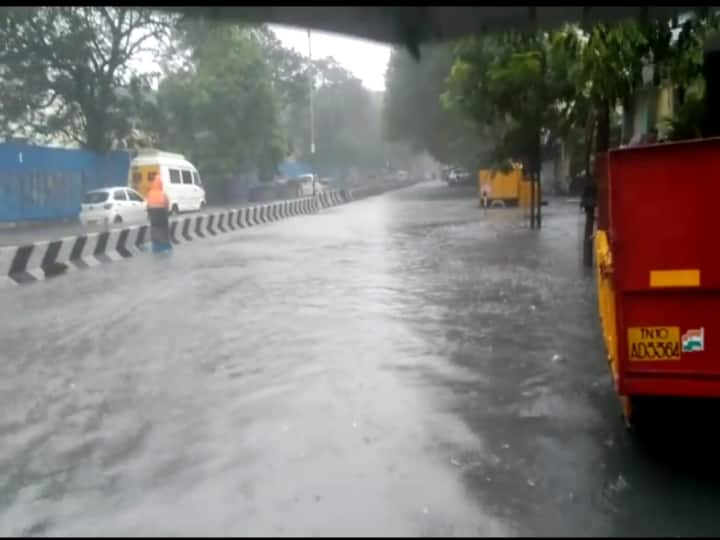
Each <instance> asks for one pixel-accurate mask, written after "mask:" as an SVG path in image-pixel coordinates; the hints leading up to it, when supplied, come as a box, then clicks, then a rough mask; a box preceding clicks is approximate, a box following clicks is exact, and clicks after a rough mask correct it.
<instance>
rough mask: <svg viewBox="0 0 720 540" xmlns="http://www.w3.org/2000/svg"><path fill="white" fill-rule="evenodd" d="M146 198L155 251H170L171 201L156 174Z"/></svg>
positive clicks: (151, 238)
mask: <svg viewBox="0 0 720 540" xmlns="http://www.w3.org/2000/svg"><path fill="white" fill-rule="evenodd" d="M145 200H146V202H147V212H148V219H149V221H150V240H151V242H152V250H153V253H160V252H163V251H169V250H170V249H172V244H171V243H170V220H169V212H168V210H169V207H170V201H169V200H168V197H167V195H166V194H165V191H163V185H162V181H161V180H160V178H159V177H157V176H156V177H155V179H154V180H153V182H152V184H151V186H150V191H148V194H147V197H146V199H145Z"/></svg>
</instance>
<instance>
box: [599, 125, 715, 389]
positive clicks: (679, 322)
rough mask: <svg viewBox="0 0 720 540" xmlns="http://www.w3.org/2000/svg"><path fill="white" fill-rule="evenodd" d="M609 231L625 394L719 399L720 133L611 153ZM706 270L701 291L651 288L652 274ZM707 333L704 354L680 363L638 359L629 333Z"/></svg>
mask: <svg viewBox="0 0 720 540" xmlns="http://www.w3.org/2000/svg"><path fill="white" fill-rule="evenodd" d="M607 170H608V172H609V174H608V176H607V177H608V178H609V182H608V185H607V190H608V192H607V201H608V207H607V210H608V215H607V217H608V220H609V223H608V227H609V233H610V234H609V236H610V239H611V245H612V252H613V266H614V271H615V275H614V284H615V293H616V295H615V301H616V311H617V337H618V356H619V359H618V360H619V370H618V371H619V377H618V381H617V389H618V392H619V393H620V394H622V395H638V394H654V395H668V396H671V395H673V396H716V397H720V345H719V343H720V339H718V336H720V253H718V251H717V250H716V249H715V246H714V244H715V241H714V238H715V230H716V225H715V222H716V221H717V220H716V218H715V214H716V213H718V212H720V204H719V203H720V139H705V140H700V141H688V142H682V143H674V144H661V145H652V146H644V147H635V148H629V149H621V150H614V151H611V152H610V153H609V155H608V161H607ZM692 269H697V270H699V271H700V286H699V287H679V288H652V287H650V272H651V271H653V270H692ZM633 327H676V328H679V332H680V335H681V336H682V335H683V334H685V335H687V332H688V331H689V330H699V329H701V328H702V329H703V337H704V346H703V349H702V350H696V351H693V352H688V351H684V352H681V354H680V358H679V359H676V360H645V361H637V360H633V361H631V360H630V345H629V339H628V329H629V328H633Z"/></svg>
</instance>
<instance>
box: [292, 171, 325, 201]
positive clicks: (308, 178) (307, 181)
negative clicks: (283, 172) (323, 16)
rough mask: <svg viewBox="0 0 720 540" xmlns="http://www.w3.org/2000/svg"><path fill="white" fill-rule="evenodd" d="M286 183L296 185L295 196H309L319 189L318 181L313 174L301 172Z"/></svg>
mask: <svg viewBox="0 0 720 540" xmlns="http://www.w3.org/2000/svg"><path fill="white" fill-rule="evenodd" d="M288 183H291V184H292V185H294V186H296V190H297V191H296V193H295V196H296V197H310V196H312V195H313V194H314V193H319V192H320V191H321V188H320V181H319V180H318V178H317V176H316V175H314V174H301V175H300V176H297V177H295V178H292V179H291V180H289V181H288Z"/></svg>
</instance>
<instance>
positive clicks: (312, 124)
mask: <svg viewBox="0 0 720 540" xmlns="http://www.w3.org/2000/svg"><path fill="white" fill-rule="evenodd" d="M307 34H308V90H309V92H308V95H309V96H310V162H311V163H310V165H311V167H312V169H313V171H312V174H313V195H315V176H316V175H315V167H314V165H315V159H314V157H315V109H314V106H313V87H314V85H313V69H312V34H311V31H310V29H309V28H308V31H307Z"/></svg>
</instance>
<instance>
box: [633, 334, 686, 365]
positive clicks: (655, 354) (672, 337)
mask: <svg viewBox="0 0 720 540" xmlns="http://www.w3.org/2000/svg"><path fill="white" fill-rule="evenodd" d="M628 348H629V352H630V361H632V362H643V361H658V360H680V352H681V348H680V327H679V326H638V327H633V328H628Z"/></svg>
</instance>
